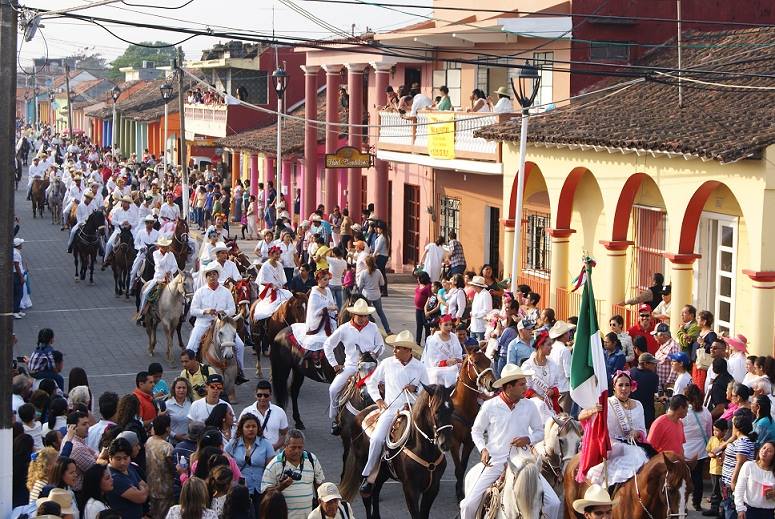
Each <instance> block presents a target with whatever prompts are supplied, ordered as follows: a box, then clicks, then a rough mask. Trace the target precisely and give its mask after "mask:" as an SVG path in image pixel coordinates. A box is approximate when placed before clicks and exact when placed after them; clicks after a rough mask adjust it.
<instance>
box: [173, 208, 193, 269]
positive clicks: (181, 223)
mask: <svg viewBox="0 0 775 519" xmlns="http://www.w3.org/2000/svg"><path fill="white" fill-rule="evenodd" d="M170 248H171V250H172V253H173V254H174V255H175V259H176V260H178V268H179V269H181V270H183V269H184V268H185V267H186V262H187V261H188V255H189V254H190V253H191V246H190V245H189V243H188V223H187V222H186V220H184V219H183V218H181V219H179V220H178V221H177V223H176V224H175V232H174V233H173V235H172V246H171V247H170Z"/></svg>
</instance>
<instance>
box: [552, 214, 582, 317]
mask: <svg viewBox="0 0 775 519" xmlns="http://www.w3.org/2000/svg"><path fill="white" fill-rule="evenodd" d="M574 232H576V230H575V229H547V230H546V233H547V234H548V235H549V236H551V238H552V275H551V277H550V278H549V303H550V304H549V306H551V307H552V308H557V289H558V288H567V286H568V243H569V242H570V235H571V234H573V233H574Z"/></svg>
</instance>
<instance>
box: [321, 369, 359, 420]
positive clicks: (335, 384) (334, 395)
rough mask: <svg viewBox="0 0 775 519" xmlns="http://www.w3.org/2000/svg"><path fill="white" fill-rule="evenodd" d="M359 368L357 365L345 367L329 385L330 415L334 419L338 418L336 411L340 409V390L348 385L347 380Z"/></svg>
mask: <svg viewBox="0 0 775 519" xmlns="http://www.w3.org/2000/svg"><path fill="white" fill-rule="evenodd" d="M357 371H358V368H356V367H355V366H353V367H350V366H345V367H344V369H343V370H342V371H341V372H340V373H339V374H338V375H337V376H335V377H334V380H333V381H332V382H331V385H330V386H328V397H329V398H330V404H329V406H328V417H329V418H330V419H331V420H333V419H334V418H336V413H337V411H338V410H339V406H338V405H337V402H338V401H339V392H340V391H342V389H344V386H346V385H347V380H348V379H349V378H350V377H352V376H353V375H355V373H356V372H357Z"/></svg>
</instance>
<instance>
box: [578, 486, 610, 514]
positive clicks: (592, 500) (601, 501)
mask: <svg viewBox="0 0 775 519" xmlns="http://www.w3.org/2000/svg"><path fill="white" fill-rule="evenodd" d="M613 504H614V503H613V501H611V496H609V495H608V492H606V490H605V489H604V488H603V487H601V486H600V485H590V486H589V488H588V489H587V491H586V492H584V499H576V500H575V501H574V502H573V509H574V510H575V511H576V512H578V513H580V514H583V513H584V510H585V509H586V508H588V507H590V506H613Z"/></svg>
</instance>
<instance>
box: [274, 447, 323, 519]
mask: <svg viewBox="0 0 775 519" xmlns="http://www.w3.org/2000/svg"><path fill="white" fill-rule="evenodd" d="M308 456H312V460H310V459H309V457H308ZM310 461H311V463H310ZM300 465H301V473H302V474H301V479H300V480H299V481H294V482H293V484H291V486H289V487H288V488H286V489H285V490H283V497H285V502H286V503H287V504H288V519H307V516H308V515H309V513H310V512H311V511H312V497H313V489H314V488H316V487H317V486H318V485H319V484H320V483H322V482H323V481H325V477H324V475H323V468H322V467H321V466H320V462H319V460H318V458H317V456H315V455H314V454H312V453H311V452H309V451H304V452H303V453H302V461H301V464H300ZM288 469H291V470H294V471H298V470H299V469H300V467H299V466H297V465H294V464H293V463H291V462H290V461H288V460H286V459H285V451H282V452H280V453H279V454H278V455H277V456H275V457H274V458H273V459H272V461H270V462H269V464H268V465H267V466H266V469H264V475H263V477H262V478H261V492H262V493H264V492H266V491H267V489H268V488H269V487H271V486H275V485H278V484H279V483H280V479H281V477H282V475H283V472H285V471H286V470H288Z"/></svg>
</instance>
